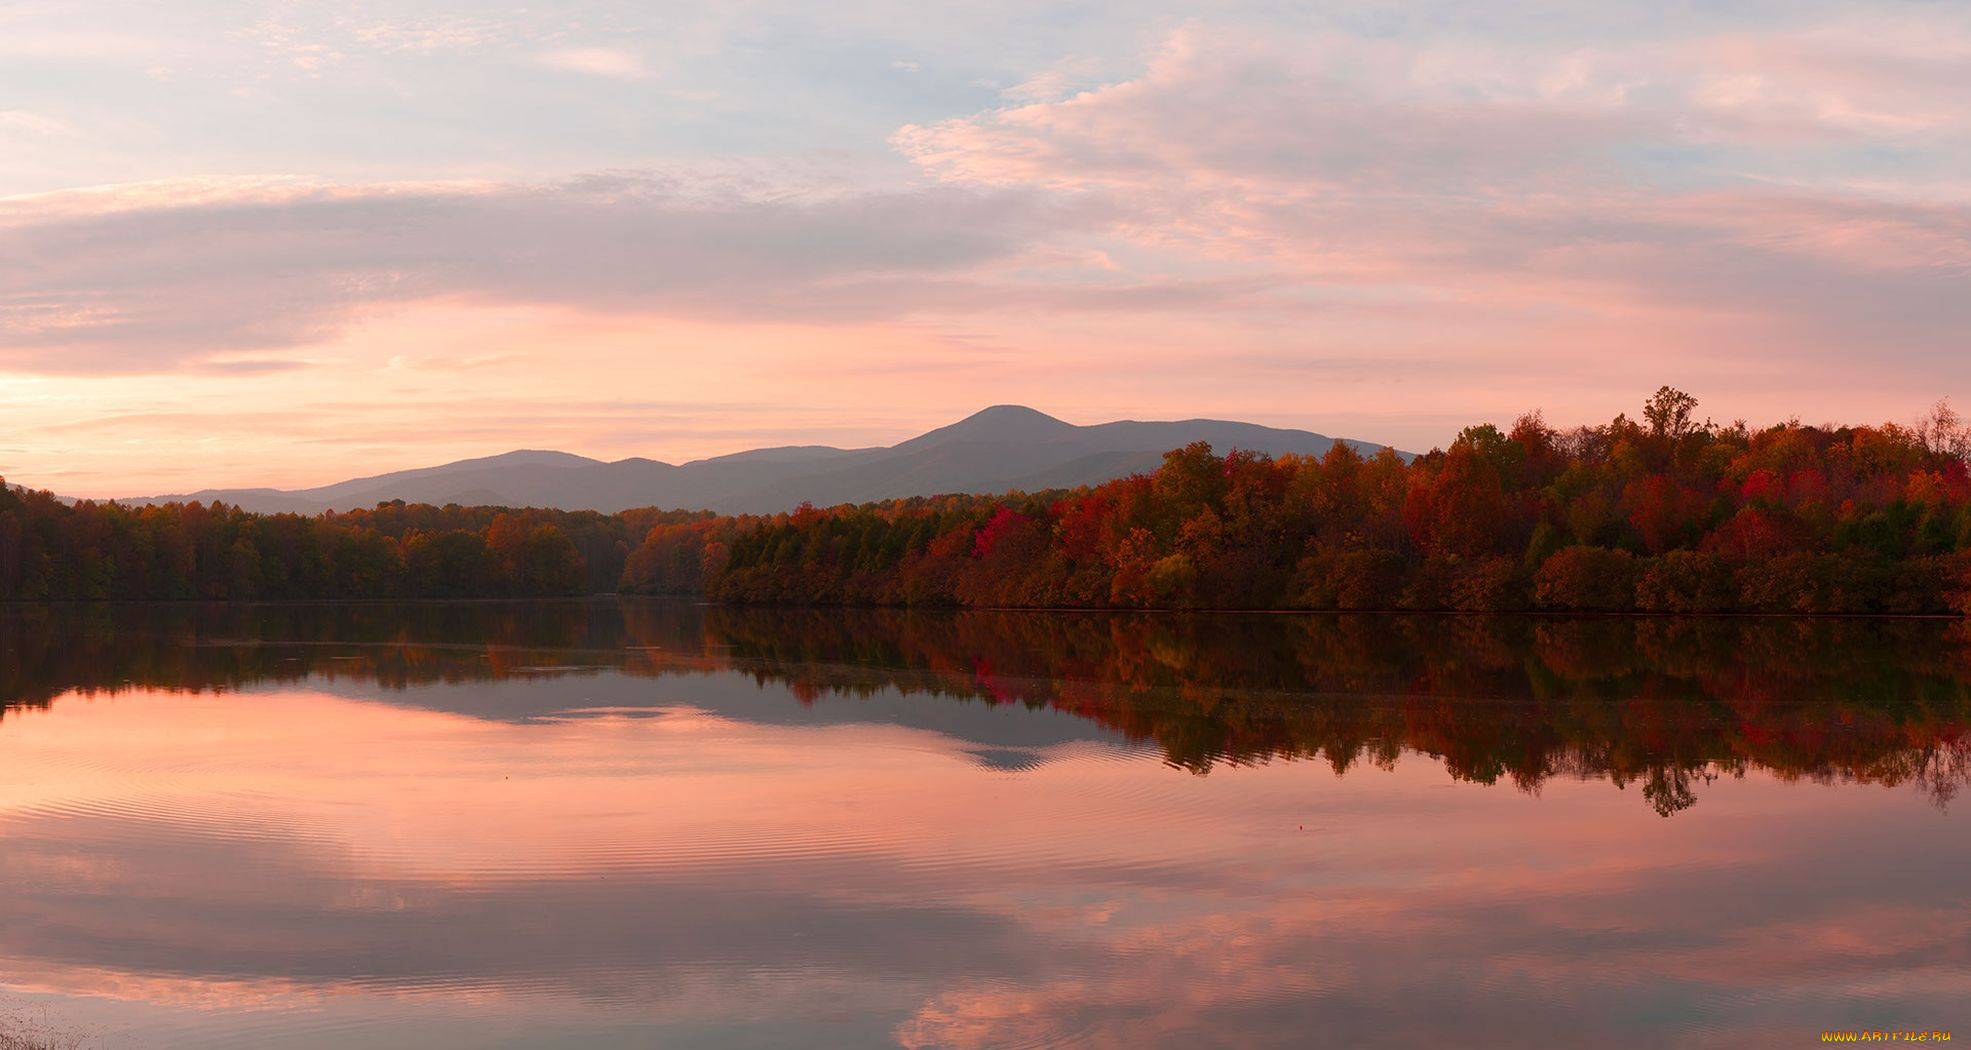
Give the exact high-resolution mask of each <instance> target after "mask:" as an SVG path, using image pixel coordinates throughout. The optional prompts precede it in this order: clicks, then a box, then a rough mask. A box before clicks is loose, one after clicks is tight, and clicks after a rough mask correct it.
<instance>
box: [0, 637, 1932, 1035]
mask: <svg viewBox="0 0 1971 1050" xmlns="http://www.w3.org/2000/svg"><path fill="white" fill-rule="evenodd" d="M0 624H4V627H0V652H3V653H4V655H5V656H6V659H5V661H4V663H0V674H4V675H5V677H4V679H3V680H0V690H4V693H0V695H4V696H5V698H6V699H7V702H8V703H9V704H10V705H12V706H13V710H12V711H11V713H10V714H9V715H8V716H7V717H6V718H5V719H4V721H0V885H4V886H6V887H7V892H6V893H5V894H4V895H0V989H4V990H5V993H4V995H0V998H3V999H11V1000H12V1002H13V1003H17V1004H21V1005H22V1006H24V1007H26V1008H39V1007H45V1008H46V1009H48V1010H49V1011H50V1013H51V1015H53V1016H57V1017H61V1018H65V1019H71V1020H72V1021H73V1022H74V1023H75V1025H76V1026H77V1027H78V1028H80V1029H81V1030H82V1031H83V1032H84V1033H85V1034H86V1035H87V1036H88V1040H89V1041H90V1042H93V1043H95V1044H96V1045H101V1046H105V1047H112V1048H123V1047H129V1048H163V1050H172V1048H177V1047H200V1048H205V1047H256V1046H269V1045H274V1046H283V1047H322V1048H328V1047H347V1046H363V1047H405V1048H410V1047H416V1048H420V1050H448V1048H453V1047H515V1046H555V1047H561V1046H569V1047H644V1046H665V1047H693V1046H706V1047H712V1046H718V1047H728V1046H844V1047H861V1046H870V1045H886V1044H887V1045H902V1046H907V1047H1000V1046H1096V1047H1144V1046H1198V1045H1223V1046H1306V1045H1338V1046H1392V1047H1394V1046H1402V1047H1408V1046H1420V1045H1459V1046H1466V1045H1479V1046H1525V1045H1535V1044H1542V1043H1546V1042H1551V1041H1555V1037H1556V1036H1557V1035H1559V1036H1561V1038H1560V1040H1559V1041H1560V1042H1563V1043H1567V1044H1580V1045H1594V1046H1618V1047H1619V1046H1634V1047H1652V1048H1655V1047H1664V1046H1727V1045H1728V1046H1781V1045H1786V1046H1791V1045H1800V1044H1802V1043H1805V1042H1811V1041H1814V1040H1815V1038H1816V1036H1815V1033H1817V1032H1819V1031H1821V1030H1822V1029H1827V1028H1866V1027H1873V1028H1879V1029H1910V1028H1941V1029H1945V1030H1950V1029H1952V1028H1953V1027H1955V1028H1956V1029H1958V1030H1960V1031H1961V1030H1964V1028H1965V1027H1966V1024H1965V1022H1966V1021H1967V1020H1971V1019H1967V1018H1966V1016H1965V1013H1964V1007H1963V1005H1962V1004H1963V1003H1965V1002H1967V1001H1971V891H1967V889H1966V882H1965V880H1964V878H1963V873H1964V872H1965V871H1966V870H1971V836H1965V835H1963V834H1962V829H1961V828H1960V827H1958V825H1959V824H1960V823H1961V817H1960V816H1958V815H1957V814H1955V813H1953V812H1950V811H1949V810H1948V809H1941V808H1939V807H1938V806H1933V805H1928V804H1924V803H1923V802H1921V801H1919V800H1918V797H1915V796H1914V793H1913V792H1912V791H1911V790H1909V788H1910V785H1915V786H1916V789H1917V790H1919V791H1921V792H1922V793H1923V795H1924V796H1925V797H1928V798H1930V799H1933V800H1937V801H1940V802H1941V801H1946V800H1948V796H1949V794H1950V792H1951V791H1952V790H1953V789H1954V787H1955V786H1957V785H1960V784H1962V782H1963V780H1964V740H1965V737H1964V735H1963V733H1962V726H1963V725H1964V722H1965V717H1964V716H1965V712H1966V694H1965V689H1964V681H1965V678H1964V675H1963V671H1964V667H1965V663H1964V661H1965V658H1966V657H1965V653H1964V650H1963V640H1962V639H1961V638H1960V637H1959V636H1958V635H1957V634H1956V633H1955V631H1954V628H1953V626H1952V625H1948V624H1943V623H1926V622H1890V623H1866V622H1827V621H1820V622H1810V623H1783V622H1768V621H1704V622H1695V623H1673V622H1668V621H1629V620H1603V621H1585V622H1563V621H1541V620H1531V619H1514V620H1501V621H1475V620H1456V619H1448V618H1439V619H1395V618H1313V617H1232V618H1226V617H1189V618H1185V617H1163V616H1154V617H1132V616H1073V615H1064V616H1028V615H997V614H983V613H960V614H922V613H839V612H831V613H811V612H801V611H767V610H734V609H723V608H700V607H694V606H690V605H682V604H666V603H645V602H616V601H601V602H582V603H566V604H535V605H451V606H417V607H386V606H376V607H348V606H337V607H314V608H310V607H273V606H270V607H262V608H243V607H233V608H184V607H147V608H141V609H88V608H80V609H64V610H48V609H35V610H12V611H9V612H7V613H4V614H0ZM1428 756H1437V758H1435V759H1433V758H1430V757H1428ZM1314 758H1318V759H1319V760H1318V761H1301V760H1304V759H1314ZM1173 767H1175V768H1173ZM1447 770H1448V771H1449V772H1450V774H1451V775H1450V776H1448V777H1447V776H1446V771H1447ZM1707 777H1708V778H1710V779H1709V781H1708V782H1707V781H1706V779H1705V778H1707ZM1611 780H1613V781H1615V782H1619V783H1624V784H1627V785H1629V786H1630V787H1631V788H1634V787H1635V786H1636V785H1638V784H1640V785H1641V786H1642V788H1643V794H1644V796H1645V797H1646V798H1648V799H1649V802H1650V804H1649V805H1640V804H1638V799H1637V792H1636V791H1634V790H1625V791H1617V790H1614V789H1613V788H1611V787H1610V784H1609V781H1611ZM1808 780H1819V781H1822V782H1824V786H1817V785H1815V784H1812V783H1804V782H1802V781H1808ZM1493 783H1498V784H1500V785H1501V786H1499V787H1495V788H1487V787H1484V786H1482V785H1485V784H1493ZM1507 783H1516V784H1517V785H1519V787H1521V788H1523V789H1525V792H1537V794H1538V796H1539V797H1538V798H1537V799H1536V798H1531V797H1527V795H1526V794H1525V793H1522V792H1521V791H1518V790H1514V789H1512V788H1510V787H1505V786H1503V785H1504V784H1507ZM1879 784H1889V785H1898V786H1899V789H1898V790H1895V791H1884V790H1881V789H1880V788H1879V787H1876V786H1865V785H1879ZM1693 795H1694V796H1696V797H1699V798H1701V802H1700V803H1699V804H1698V805H1697V806H1696V807H1694V808H1689V807H1688V805H1687V804H1688V801H1689V799H1690V798H1691V797H1692V796H1693ZM1680 808H1682V809H1683V811H1682V812H1678V813H1677V816H1676V818H1675V819H1671V820H1665V819H1661V818H1660V817H1659V816H1658V815H1657V812H1656V811H1660V812H1676V811H1678V810H1679V809H1680ZM1653 810H1654V811H1653ZM0 1005H4V1004H0Z"/></svg>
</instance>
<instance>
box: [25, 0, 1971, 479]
mask: <svg viewBox="0 0 1971 1050" xmlns="http://www.w3.org/2000/svg"><path fill="white" fill-rule="evenodd" d="M715 7H716V10H714V8H715ZM1967 344H1971V4H1965V3H1962V2H1957V0H1943V2H1917V0H1866V2H1863V0H1852V2H1833V0H1718V2H1709V3H1698V2H1619V3H1617V2H1608V3H1591V4H1568V3H1546V2H1537V0H1500V2H1496V3H1486V4H1473V3H1470V2H1469V0H1456V2H1453V0H1443V2H1409V3H1403V4H1400V5H1395V4H1384V3H1372V2H1355V0H1342V2H1330V3H1314V4H1278V3H1272V2H1266V0H1252V2H1246V3H1239V2H1226V3H1198V2H1193V3H1189V4H1166V3H1161V2H1158V0H1147V2H1136V3H1127V4H1123V3H1106V2H1098V0H1076V2H1067V3H1063V2H1060V0H1050V2H1044V3H1042V2H1030V0H1002V2H999V3H993V4H923V3H884V2H875V3H836V4H819V5H817V4H805V3H803V4H794V3H785V4H783V3H772V2H750V0H736V2H733V3H728V4H722V5H710V4H689V5H687V4H675V5H658V4H648V3H609V2H571V3H557V4H552V5H534V6H529V7H520V6H513V7H508V6H502V5H499V4H472V5H464V4H459V5H444V4H433V3H425V2H422V0H397V2H392V3H387V4H385V3H358V2H351V3H338V4H301V3H238V2H230V0H202V2H198V3H186V4H172V5H137V4H128V3H122V4H102V3H83V2H62V0H45V2H43V0H26V2H20V3H8V4H4V5H0V417H3V418H4V419H5V425H4V426H0V475H4V476H6V478H7V479H8V480H9V481H11V482H15V483H24V484H29V485H32V486H35V487H46V488H51V489H54V490H56V491H58V492H62V493H65V494H70V495H78V496H128V495H136V494H143V493H151V492H160V491H182V490H187V489H194V488H200V487H206V486H218V485H229V486H230V485H277V486H282V487H298V486H305V485H312V484H320V483H325V482H330V481H335V480H339V479H342V478H345V477H350V476H353V475H358V474H367V473H376V472H379V471H384V470H391V469H397V468H402V467H412V466H421V465H428V464H432V463H438V462H443V461H446V460H450V459H456V458H460V457H463V456H473V455H485V454H491V453H496V452H501V451H505V450H507V449H511V448H521V447H528V448H558V449H564V450H567V451H570V452H577V453H581V454H584V455H591V456H597V457H600V458H605V459H614V458H620V457H624V456H631V455H644V456H650V457H653V458H658V459H666V460H670V461H673V462H679V461H683V460H686V459H691V458H695V457H699V456H704V455H714V454H718V453H722V452H729V451H736V450H739V449H743V448H748V447H754V446H760V445H771V444H786V443H827V444H838V445H866V444H888V443H891V442H894V441H896V440H898V439H900V438H904V437H908V436H910V435H912V434H914V433H917V432H919V431H922V430H924V429H928V428H929V427H932V426H937V425H941V424H944V423H948V422H950V421H952V420H954V419H956V418H959V417H960V416H963V415H966V414H969V413H970V412H972V411H975V410H977V409H979V408H981V407H984V406H986V405H989V404H994V403H1000V402H1016V403H1021V404H1027V405H1032V406H1033V407H1035V408H1038V409H1041V410H1042V411H1046V412H1049V413H1051V414H1054V415H1057V416H1060V417H1062V418H1064V419H1067V420H1070V421H1072V422H1077V423H1094V422H1102V421H1105V420H1109V419H1115V418H1123V417H1133V418H1139V419H1148V418H1182V417H1189V416H1215V417H1220V418H1237V419H1246V420H1251V421H1254V422H1261V423H1268V424H1273V425H1280V426H1293V427H1301V428H1305V429H1310V430H1316V431H1320V432H1322V433H1327V434H1332V435H1340V436H1347V437H1353V438H1359V439H1364V440H1370V441H1381V442H1389V443H1393V444H1395V445H1397V446H1399V447H1403V448H1409V449H1424V448H1428V447H1430V446H1431V445H1434V444H1440V443H1443V442H1445V441H1448V440H1449V439H1450V437H1451V436H1452V435H1453V434H1455V433H1456V431H1457V429H1458V428H1459V427H1460V426H1462V425H1464V424H1466V423H1469V422H1476V421H1483V420H1494V421H1507V420H1509V419H1510V418H1511V417H1512V416H1514V415H1516V414H1518V413H1519V412H1520V411H1522V410H1525V409H1528V408H1533V407H1540V408H1543V409H1544V410H1545V412H1546V415H1547V418H1548V419H1549V421H1551V422H1554V423H1557V424H1563V425H1565V424H1572V423H1576V422H1584V421H1601V420H1605V419H1607V418H1608V417H1609V416H1612V415H1613V414H1614V413H1616V412H1618V411H1628V412H1631V413H1632V414H1633V413H1634V412H1635V411H1636V408H1637V406H1638V405H1639V403H1640V401H1641V400H1642V398H1643V397H1644V396H1645V395H1647V393H1648V392H1649V391H1651V390H1654V389H1655V388H1656V386H1657V385H1659V384H1661V383H1671V384H1673V385H1676V386H1679V387H1682V388H1684V389H1686V390H1689V391H1691V392H1692V393H1694V394H1696V395H1697V396H1698V397H1699V399H1700V401H1701V403H1702V404H1701V407H1700V410H1699V414H1700V415H1706V414H1708V415H1712V416H1715V417H1716V418H1718V419H1719V420H1721V421H1724V420H1730V419H1733V418H1738V417H1743V418H1747V419H1749V420H1752V421H1753V422H1755V423H1758V422H1771V421H1777V420H1783V419H1785V418H1788V417H1791V416H1798V417H1800V418H1801V419H1802V420H1803V421H1805V422H1819V421H1824V420H1848V421H1881V420H1885V419H1888V420H1899V421H1907V420H1909V419H1912V418H1913V417H1915V416H1917V415H1918V414H1919V413H1921V412H1922V411H1924V410H1925V409H1927V407H1928V406H1929V405H1930V404H1931V403H1932V402H1934V401H1935V400H1937V399H1938V398H1940V397H1946V396H1953V395H1955V396H1956V397H1957V398H1958V400H1959V405H1960V407H1961V408H1971V353H1967V350H1971V345H1967Z"/></svg>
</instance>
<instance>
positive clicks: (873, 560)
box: [0, 387, 1971, 614]
mask: <svg viewBox="0 0 1971 1050" xmlns="http://www.w3.org/2000/svg"><path fill="white" fill-rule="evenodd" d="M1696 408H1697V402H1696V400H1695V399H1694V398H1692V397H1691V396H1690V395H1688V394H1685V393H1682V392H1681V391H1677V390H1674V389H1671V388H1669V387H1664V388H1662V389H1660V390H1658V391H1657V392H1656V394H1654V395H1653V396H1651V397H1650V398H1649V399H1648V400H1647V401H1646V402H1645V403H1644V404H1643V406H1642V410H1641V414H1640V416H1639V417H1638V418H1635V419H1631V418H1629V417H1628V416H1627V415H1626V414H1624V415H1619V416H1617V417H1616V418H1615V419H1614V420H1612V421H1610V422H1609V423H1607V424H1604V425H1600V426H1580V427H1575V428H1573V429H1571V430H1559V429H1556V428H1554V427H1551V426H1549V425H1547V423H1546V422H1545V421H1544V420H1543V419H1542V418H1541V416H1540V415H1539V414H1538V413H1530V414H1528V415H1525V416H1522V417H1520V418H1519V419H1518V420H1517V421H1515V422H1514V423H1513V424H1512V425H1511V427H1510V428H1509V429H1505V430H1501V429H1500V428H1499V427H1497V426H1496V425H1493V424H1482V425H1477V426H1472V427H1467V428H1466V429H1465V430H1463V431H1462V432H1461V433H1460V434H1459V435H1458V436H1457V438H1456V440H1454V441H1452V442H1451V444H1450V446H1449V447H1448V448H1444V449H1433V450H1432V451H1431V452H1429V453H1428V454H1426V455H1422V456H1418V457H1416V458H1415V459H1414V460H1413V461H1409V462H1406V461H1405V460H1404V458H1403V457H1402V456H1400V455H1398V454H1397V453H1396V452H1394V451H1392V450H1389V449H1384V450H1383V451H1382V452H1380V453H1378V454H1376V455H1374V456H1369V457H1364V456H1362V455H1360V454H1358V453H1356V452H1354V451H1353V450H1351V449H1350V448H1348V447H1347V446H1345V445H1339V444H1338V445H1336V446H1335V448H1334V449H1333V450H1332V451H1330V452H1329V453H1328V454H1327V455H1325V456H1322V457H1319V458H1313V457H1300V456H1281V457H1277V458H1275V457H1269V456H1265V455H1261V454H1255V453H1251V452H1244V451H1240V450H1236V449H1234V450H1227V451H1226V452H1225V453H1224V454H1223V455H1220V454H1218V453H1217V452H1215V451H1214V450H1213V449H1211V448H1210V447H1209V446H1207V445H1204V444H1202V443H1199V444H1194V445H1191V446H1188V447H1186V448H1182V449H1175V450H1172V451H1170V452H1169V453H1167V454H1166V455H1165V456H1164V461H1163V464H1162V466H1160V467H1159V468H1158V469H1157V470H1155V471H1153V472H1151V473H1149V474H1143V475H1136V476H1131V477H1127V478H1122V479H1118V480H1115V481H1111V482H1107V483H1105V484H1101V485H1097V486H1093V487H1088V488H1082V489H1077V490H1073V491H1051V492H1041V493H1018V492H1015V493H1007V494H1004V495H996V496H973V495H961V496H927V497H917V498H911V499H904V500H894V501H889V502H885V503H877V504H865V505H860V506H847V505H845V506H840V507H832V508H816V507H812V506H802V507H801V508H799V509H797V510H795V511H793V512H790V513H786V514H778V515H768V516H742V517H721V516H715V515H713V514H710V513H707V512H694V511H679V510H668V511H666V510H655V509H648V510H635V511H626V512H623V513H621V514H615V515H601V514H596V513H592V512H570V511H558V510H539V509H512V508H486V507H459V506H446V507H430V506H424V505H404V504H401V503H386V504H380V505H378V506H377V507H375V508H374V509H369V510H359V511H352V512H346V513H339V514H336V513H330V514H322V515H319V516H316V517H301V516H297V515H264V516H263V515H254V514H247V513H244V512H241V511H239V510H238V509H237V508H232V507H227V506H225V505H223V504H212V505H201V504H198V503H189V504H171V505H166V506H161V507H159V506H151V507H142V508H131V507H124V506H121V505H118V504H114V503H94V502H90V501H79V502H75V503H69V502H65V501H63V500H60V499H58V498H56V497H54V496H52V495H50V494H48V493H43V492H27V491H22V490H20V489H0V599H12V600H50V599H89V600H103V599H208V600H253V599H262V600H265V599H316V598H382V597H415V598H427V597H428V598H483V597H530V596H550V595H570V594H582V593H596V592H606V591H618V592H622V593H630V594H675V595H699V596H704V597H708V598H711V599H715V600H720V601H725V602H734V603H785V604H818V605H955V606H972V607H1063V608H1173V609H1177V608H1198V609H1335V610H1416V611H1426V610H1455V611H1474V612H1493V611H1534V610H1551V611H1565V612H1652V613H1658V612H1660V613H1712V612H1787V613H1957V614H1963V613H1965V612H1966V611H1967V610H1968V609H1971V595H1968V594H1967V592H1971V472H1967V454H1971V427H1967V426H1966V425H1965V424H1964V423H1963V422H1962V420H1960V419H1959V418H1958V417H1957V415H1956V414H1955V413H1954V412H1953V411H1952V410H1951V409H1950V407H1949V406H1948V405H1947V404H1939V405H1938V406H1937V408H1936V409H1934V410H1933V411H1932V412H1931V413H1930V414H1929V415H1928V416H1927V417H1926V418H1924V419H1923V420H1921V421H1920V422H1917V423H1914V424H1910V425H1902V424H1896V423H1885V424H1881V425H1877V426H1846V425H1840V426H1836V425H1819V426H1815V425H1804V424H1801V423H1799V422H1797V421H1790V422H1786V423H1781V424H1776V425H1772V426H1768V427H1765V428H1762V429H1753V428H1751V427H1749V426H1748V425H1747V424H1745V423H1744V422H1737V423H1733V424H1731V425H1728V426H1727V425H1719V424H1716V423H1712V422H1709V421H1705V422H1699V421H1698V420H1697V418H1696Z"/></svg>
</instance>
